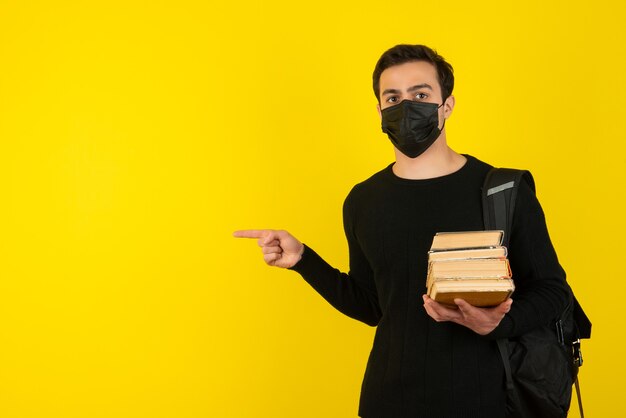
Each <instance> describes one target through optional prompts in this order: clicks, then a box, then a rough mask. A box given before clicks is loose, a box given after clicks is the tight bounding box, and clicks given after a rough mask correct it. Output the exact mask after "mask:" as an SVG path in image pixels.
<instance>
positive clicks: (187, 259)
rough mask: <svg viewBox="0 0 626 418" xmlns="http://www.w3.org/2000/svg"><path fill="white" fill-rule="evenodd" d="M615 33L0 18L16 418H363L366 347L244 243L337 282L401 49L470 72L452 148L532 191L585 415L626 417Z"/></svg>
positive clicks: (182, 5) (31, 14)
mask: <svg viewBox="0 0 626 418" xmlns="http://www.w3.org/2000/svg"><path fill="white" fill-rule="evenodd" d="M624 18H626V13H625V8H624V4H623V2H621V1H618V0H612V1H611V0H596V1H593V2H589V1H578V0H574V1H572V0H570V1H545V0H543V1H538V0H528V1H524V2H508V1H497V0H493V1H471V2H470V1H446V2H416V1H404V0H397V1H393V2H387V3H384V2H373V1H363V0H361V1H346V2H339V1H327V0H320V1H315V2H293V1H245V0H244V1H240V2H211V1H188V0H177V1H156V0H155V1H132V0H125V1H119V0H108V1H65V0H57V1H0V60H1V61H0V63H1V65H0V185H1V188H0V194H1V201H0V202H1V204H0V416H2V417H3V418H18V417H19V418H26V417H28V418H31V417H47V418H52V417H59V418H60V417H63V418H73V417H90V418H100V417H116V418H123V417H150V418H160V417H177V418H187V417H189V418H191V417H194V418H196V417H218V418H221V417H225V418H230V417H233V418H234V417H268V418H270V417H271V418H281V417H285V418H292V417H298V418H307V417H326V418H343V417H356V412H357V404H358V397H359V391H360V385H361V380H362V376H363V372H364V370H365V364H366V361H367V356H368V354H369V351H370V348H371V344H372V338H373V335H374V329H373V328H370V327H368V326H366V325H364V324H361V323H359V322H357V321H354V320H352V319H349V318H347V317H344V316H342V315H341V314H340V313H338V312H336V311H335V310H334V309H333V308H332V307H330V305H328V304H327V303H326V302H325V301H324V300H323V299H322V298H321V297H319V296H318V295H317V294H316V293H315V292H314V291H313V290H312V289H311V288H310V287H309V286H308V285H307V284H306V283H305V282H304V281H303V280H302V279H301V278H300V277H299V276H298V275H297V274H295V273H293V272H290V271H284V270H279V269H273V268H269V267H266V266H265V265H264V264H263V262H262V258H261V254H260V251H259V249H258V247H257V246H256V243H254V242H253V241H242V240H235V239H234V238H232V236H231V233H232V231H234V230H235V229H243V228H283V229H287V230H289V231H291V232H292V233H293V234H294V235H295V236H297V237H298V238H300V239H301V240H303V241H304V242H306V243H307V244H309V245H310V246H311V247H313V248H314V249H315V250H316V251H317V252H319V253H320V254H321V255H322V256H324V257H325V259H326V260H327V261H328V262H330V263H331V264H333V265H334V266H337V267H338V268H341V269H343V270H345V269H347V265H348V260H347V248H346V243H345V239H344V236H343V229H342V220H341V206H342V203H343V199H344V198H345V196H346V194H347V193H348V192H349V191H350V189H351V187H352V186H353V185H354V184H356V183H358V182H360V181H362V180H364V179H366V178H368V177H369V176H370V175H371V174H373V173H374V172H376V171H378V170H380V169H382V168H383V167H385V166H386V165H388V164H389V163H390V162H391V161H392V160H393V153H392V148H391V145H390V143H389V141H388V139H387V138H386V136H385V135H384V134H382V132H381V130H380V120H379V117H378V115H377V113H376V110H375V106H376V99H375V97H374V94H373V92H372V87H371V73H372V70H373V68H374V64H375V63H376V60H377V59H378V57H379V56H380V54H381V53H382V52H383V51H384V50H386V49H387V48H390V47H391V46H393V45H395V44H398V43H414V44H415V43H423V44H426V45H429V46H431V47H433V48H435V49H437V51H439V52H440V53H441V54H442V55H443V56H444V57H445V58H446V59H447V60H448V61H449V62H451V63H452V65H453V66H454V69H455V74H456V88H455V90H454V95H455V96H456V108H455V110H454V112H453V114H452V117H451V118H450V119H449V120H448V122H447V123H446V129H447V133H448V138H449V143H450V145H451V146H452V147H453V148H454V149H455V150H457V151H459V152H463V153H469V154H472V155H474V156H476V157H477V158H479V159H482V160H484V161H486V162H489V163H490V164H493V165H496V166H505V167H516V168H526V169H530V170H531V171H532V173H533V174H534V176H535V180H536V183H537V190H538V195H539V198H540V201H541V202H542V204H543V208H544V211H545V213H546V218H547V222H548V226H549V229H550V233H551V237H552V240H553V243H554V245H555V247H556V249H557V252H558V254H559V258H560V261H561V263H562V264H563V266H564V268H565V269H566V271H567V273H568V280H569V282H570V283H571V285H572V286H573V288H574V289H575V291H576V294H577V296H578V299H579V300H580V301H581V303H582V304H583V306H584V307H585V309H586V310H587V313H588V314H589V316H590V317H591V319H592V321H593V324H594V328H593V331H594V332H593V339H592V340H591V341H586V342H584V343H583V350H584V356H585V360H586V363H585V365H584V366H583V368H582V369H581V375H580V376H581V386H582V390H583V395H584V401H585V407H586V409H587V411H588V415H589V416H595V417H613V416H617V415H616V414H619V413H618V412H615V411H616V410H619V409H620V408H619V407H616V406H615V405H619V404H620V403H621V396H622V392H623V383H622V381H623V378H622V376H624V374H626V363H625V362H624V361H623V358H624V354H625V353H624V346H625V343H626V337H625V336H624V333H623V328H624V327H623V321H622V320H621V317H622V316H623V309H622V305H623V303H622V296H623V295H624V294H625V292H626V284H625V281H624V277H623V269H622V266H623V257H624V255H623V248H624V246H623V239H624V235H625V234H626V228H625V224H624V213H625V212H626V208H625V205H624V180H625V176H624V169H625V167H626V164H625V162H626V157H625V156H624V152H625V150H626V146H625V141H626V136H625V134H624V127H623V124H624V104H623V103H624V95H625V93H626V86H625V80H624V74H625V73H626V60H625V58H624V56H625V52H626V51H625V50H624V49H625V47H624V44H625V42H626V39H625V38H626V36H625V32H624V27H623V21H624ZM415 297H420V295H418V294H416V295H415ZM574 409H575V408H574ZM571 416H573V417H577V416H578V413H577V412H575V411H573V412H572V414H571Z"/></svg>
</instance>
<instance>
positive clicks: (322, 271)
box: [291, 197, 382, 326]
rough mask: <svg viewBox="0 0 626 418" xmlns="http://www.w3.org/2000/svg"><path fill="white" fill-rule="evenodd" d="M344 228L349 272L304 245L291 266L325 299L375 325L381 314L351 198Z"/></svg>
mask: <svg viewBox="0 0 626 418" xmlns="http://www.w3.org/2000/svg"><path fill="white" fill-rule="evenodd" d="M343 216H344V230H345V233H346V238H347V240H348V247H349V250H350V272H349V273H342V272H340V271H339V270H338V269H335V268H333V267H332V266H330V265H329V264H328V263H327V262H326V261H324V260H323V259H322V258H321V257H320V256H319V255H318V254H317V253H316V252H315V251H313V250H312V249H311V248H309V247H308V246H306V245H305V247H304V253H303V254H302V258H301V259H300V261H299V262H298V263H297V264H296V265H295V266H293V267H292V268H291V269H292V270H294V271H296V272H298V273H299V274H300V275H301V276H302V277H303V278H304V280H306V281H307V282H308V283H309V284H310V285H311V286H312V287H313V289H315V290H316V291H317V292H318V293H319V294H320V295H321V296H322V297H323V298H324V299H326V301H328V302H329V303H330V304H331V305H332V306H334V307H335V308H336V309H337V310H339V311H340V312H342V313H343V314H345V315H347V316H349V317H351V318H354V319H356V320H359V321H361V322H364V323H366V324H368V325H371V326H376V325H377V324H378V322H379V321H380V318H381V316H382V314H381V310H380V306H379V304H378V295H377V292H376V286H375V284H374V278H373V273H372V270H371V268H370V266H369V263H368V262H367V260H366V258H365V256H364V254H363V252H362V250H361V247H360V246H359V243H358V241H357V239H356V237H355V235H354V228H353V225H352V222H353V217H352V212H351V209H350V204H349V197H348V199H346V202H345V203H344V207H343Z"/></svg>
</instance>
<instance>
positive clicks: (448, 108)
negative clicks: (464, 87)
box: [443, 95, 456, 119]
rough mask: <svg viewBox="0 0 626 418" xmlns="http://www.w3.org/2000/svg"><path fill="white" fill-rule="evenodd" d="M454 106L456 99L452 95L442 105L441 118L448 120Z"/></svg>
mask: <svg viewBox="0 0 626 418" xmlns="http://www.w3.org/2000/svg"><path fill="white" fill-rule="evenodd" d="M455 104H456V99H455V98H454V96H453V95H450V96H448V98H447V99H446V101H445V102H444V103H443V117H444V118H446V119H448V118H449V117H450V114H451V113H452V110H453V109H454V105H455Z"/></svg>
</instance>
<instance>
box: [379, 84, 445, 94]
mask: <svg viewBox="0 0 626 418" xmlns="http://www.w3.org/2000/svg"><path fill="white" fill-rule="evenodd" d="M419 89H429V90H431V91H432V90H433V88H432V86H431V85H430V84H427V83H422V84H416V85H414V86H411V87H409V88H408V89H407V90H406V91H408V92H413V91H415V90H419ZM399 93H401V91H400V90H398V89H385V90H384V91H383V93H382V95H383V96H384V95H385V94H399Z"/></svg>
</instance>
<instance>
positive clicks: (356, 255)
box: [293, 156, 567, 418]
mask: <svg viewBox="0 0 626 418" xmlns="http://www.w3.org/2000/svg"><path fill="white" fill-rule="evenodd" d="M466 157H467V162H466V164H465V165H464V166H463V167H462V168H461V169H460V170H458V171H456V172H454V173H452V174H449V175H445V176H442V177H437V178H433V179H426V180H407V179H402V178H399V177H397V176H396V175H395V174H394V173H393V171H392V168H391V167H392V166H391V165H390V166H388V167H387V168H385V169H384V170H382V171H380V172H378V173H376V174H375V175H373V176H372V177H371V178H369V179H368V180H366V181H364V182H363V183H360V184H357V185H356V186H355V187H354V188H353V189H352V191H351V192H350V194H349V195H348V197H347V198H346V201H345V204H344V227H345V233H346V237H347V239H348V245H349V250H350V272H349V273H348V274H346V273H341V272H340V271H339V270H337V269H334V268H333V267H331V266H330V265H328V264H327V263H326V262H325V261H324V260H323V259H322V258H321V257H319V256H318V255H317V254H316V253H315V252H314V251H313V250H312V249H310V248H309V247H306V246H305V251H304V254H303V256H302V259H301V260H300V261H299V262H298V263H297V264H296V265H295V266H294V267H293V270H295V271H297V272H299V273H300V274H301V275H302V276H303V277H304V279H305V280H306V281H307V282H308V283H309V284H310V285H311V286H312V287H313V288H314V289H315V290H316V291H317V292H319V293H320V294H321V295H322V296H323V297H324V298H325V299H326V300H327V301H328V302H330V303H331V304H332V305H333V306H334V307H335V308H337V309H338V310H339V311H341V312H343V313H344V314H346V315H348V316H350V317H352V318H355V319H357V320H359V321H362V322H365V323H366V324H369V325H371V326H378V328H377V330H376V336H375V338H374V345H373V348H372V351H371V353H370V357H369V361H368V363H367V369H366V371H365V377H364V380H363V385H362V388H361V400H360V405H359V416H361V417H366V418H396V417H397V418H404V417H411V418H419V417H424V418H456V417H466V418H470V417H472V418H477V417H483V418H500V417H504V410H505V407H504V402H505V393H504V386H503V384H504V383H503V382H504V380H503V379H504V377H503V367H502V362H501V359H500V357H499V354H498V350H497V346H496V344H495V339H496V338H501V337H513V336H516V335H520V334H522V333H524V332H526V331H528V330H530V329H532V328H533V327H537V326H539V325H542V324H547V323H548V322H549V321H550V320H551V319H552V318H554V317H556V315H557V314H558V313H559V312H560V311H561V310H562V309H563V308H564V307H565V301H566V300H567V290H566V289H567V288H566V286H567V284H566V282H565V272H564V271H563V269H562V268H561V266H560V265H559V262H558V260H557V256H556V253H555V251H554V248H553V247H552V244H551V242H550V237H549V236H548V231H547V229H546V224H545V219H544V215H543V211H542V209H541V206H540V205H539V202H538V201H537V199H536V197H535V194H534V192H533V191H532V190H531V188H530V187H529V186H528V185H527V184H526V183H523V184H522V185H521V186H520V190H519V192H518V199H517V203H516V205H517V206H516V211H515V215H514V219H513V226H512V231H511V239H510V244H509V260H510V263H511V269H512V271H513V279H514V281H515V285H516V291H515V293H514V294H513V297H512V298H513V305H512V308H511V311H510V312H509V313H508V314H507V315H506V316H505V317H504V319H503V320H502V321H501V323H500V325H499V326H498V327H497V328H496V329H495V330H494V331H493V332H491V333H490V334H489V335H487V336H480V335H478V334H476V333H474V332H473V331H471V330H470V329H468V328H465V327H463V326H461V325H457V324H455V323H452V322H440V323H437V322H435V321H434V320H433V319H431V318H430V317H429V316H428V315H427V314H426V311H425V310H424V307H423V301H422V295H423V294H424V293H425V291H426V287H425V282H426V271H427V264H428V263H427V252H428V250H429V249H430V245H431V243H432V238H433V235H434V234H435V233H436V232H443V231H475V230H481V229H483V220H482V207H481V193H480V191H481V186H482V184H483V181H484V178H485V175H486V174H487V172H488V171H489V169H490V167H491V166H489V165H488V164H485V163H483V162H481V161H479V160H477V159H476V158H474V157H471V156H466Z"/></svg>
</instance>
